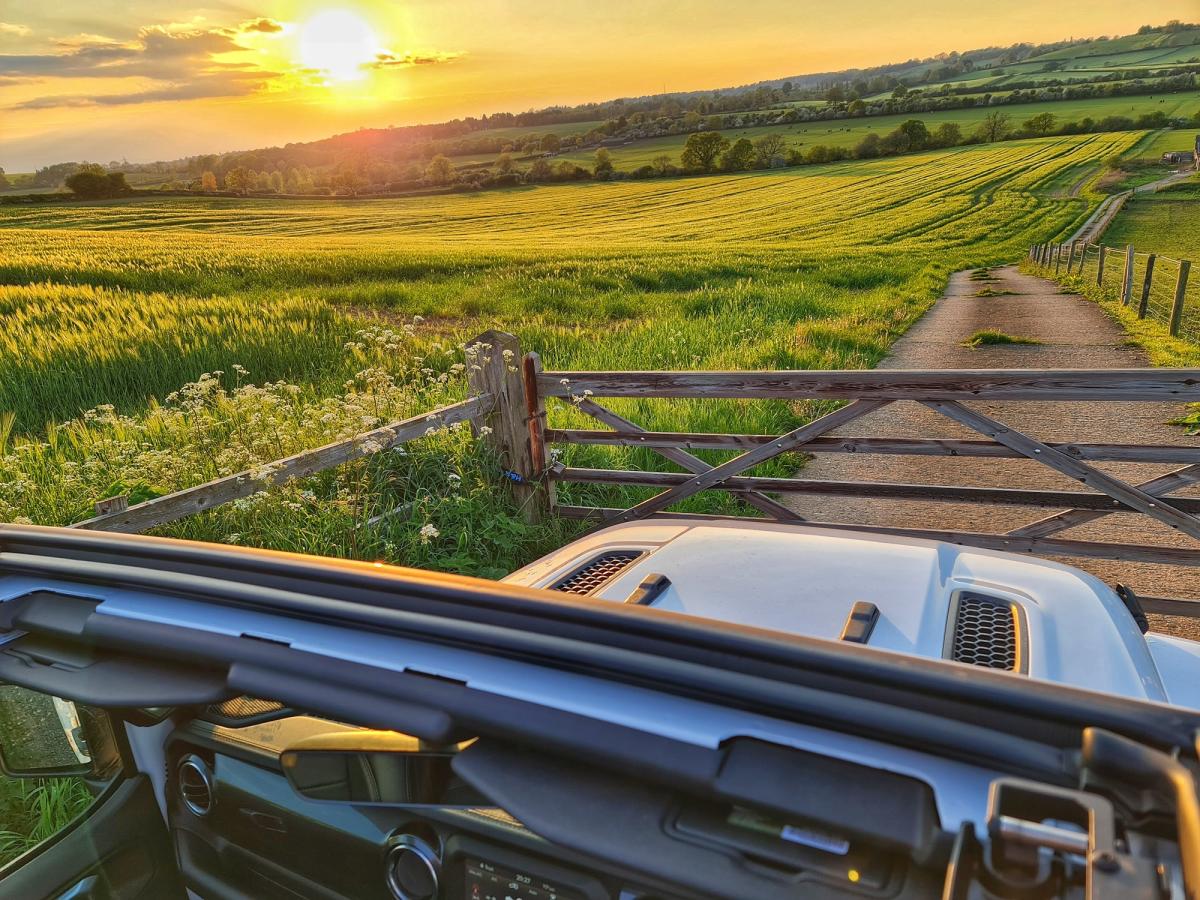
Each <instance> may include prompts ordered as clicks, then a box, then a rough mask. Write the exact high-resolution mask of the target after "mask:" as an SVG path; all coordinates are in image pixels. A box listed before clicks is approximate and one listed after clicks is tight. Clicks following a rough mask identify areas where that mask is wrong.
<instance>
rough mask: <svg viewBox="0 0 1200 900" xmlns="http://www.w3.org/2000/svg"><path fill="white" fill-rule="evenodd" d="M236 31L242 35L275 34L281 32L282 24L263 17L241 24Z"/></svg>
mask: <svg viewBox="0 0 1200 900" xmlns="http://www.w3.org/2000/svg"><path fill="white" fill-rule="evenodd" d="M238 31H240V32H243V33H244V34H250V33H251V32H258V33H259V34H277V33H278V32H280V31H283V23H281V22H276V21H275V20H274V19H268V18H266V17H265V16H264V17H262V18H260V19H251V20H250V21H248V22H243V23H242V24H241V25H239V26H238Z"/></svg>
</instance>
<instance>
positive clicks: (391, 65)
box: [367, 53, 463, 69]
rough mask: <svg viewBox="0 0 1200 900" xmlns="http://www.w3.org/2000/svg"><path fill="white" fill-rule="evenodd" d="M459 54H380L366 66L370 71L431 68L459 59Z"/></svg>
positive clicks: (460, 55)
mask: <svg viewBox="0 0 1200 900" xmlns="http://www.w3.org/2000/svg"><path fill="white" fill-rule="evenodd" d="M462 56H463V54H461V53H404V54H400V55H397V54H395V53H380V54H378V55H376V57H375V59H374V61H373V62H370V63H368V64H367V66H368V67H369V68H372V69H407V68H410V67H412V66H432V65H437V64H439V63H448V62H454V60H456V59H461V58H462Z"/></svg>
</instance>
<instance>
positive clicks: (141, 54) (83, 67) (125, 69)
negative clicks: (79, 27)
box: [0, 25, 245, 80]
mask: <svg viewBox="0 0 1200 900" xmlns="http://www.w3.org/2000/svg"><path fill="white" fill-rule="evenodd" d="M58 48H59V50H60V52H58V53H40V54H0V75H8V76H29V75H33V76H40V77H58V78H131V77H136V76H141V77H145V78H155V79H164V80H179V79H183V78H188V77H191V76H192V75H194V74H196V73H197V72H200V73H203V72H205V71H211V70H220V69H228V68H241V67H242V65H241V64H231V63H227V62H220V61H217V60H214V59H213V58H212V57H213V56H216V55H219V54H222V53H232V52H235V51H238V50H243V49H245V48H244V47H242V46H241V45H239V44H238V43H237V41H236V40H234V38H233V36H232V35H231V34H229V33H228V32H226V31H224V30H220V29H218V30H205V31H182V32H181V31H174V30H172V29H170V28H167V27H163V26H160V25H153V26H149V27H147V28H143V29H142V30H141V31H140V32H138V35H137V38H136V39H135V40H133V41H130V42H128V43H124V42H120V41H114V40H110V39H108V38H104V37H102V36H100V35H80V36H79V37H78V38H75V39H67V40H65V41H61V42H59V44H58Z"/></svg>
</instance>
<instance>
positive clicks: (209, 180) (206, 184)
mask: <svg viewBox="0 0 1200 900" xmlns="http://www.w3.org/2000/svg"><path fill="white" fill-rule="evenodd" d="M216 189H217V176H216V175H214V174H213V173H212V172H205V173H204V174H203V175H201V176H200V190H202V191H215V190H216Z"/></svg>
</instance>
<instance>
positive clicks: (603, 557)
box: [549, 550, 645, 594]
mask: <svg viewBox="0 0 1200 900" xmlns="http://www.w3.org/2000/svg"><path fill="white" fill-rule="evenodd" d="M644 555H645V553H644V551H642V550H609V551H607V552H605V553H601V554H600V555H599V556H594V557H592V558H591V559H590V560H588V561H587V562H585V563H584V564H583V565H582V566H580V567H579V568H577V569H576V570H575V571H573V572H571V574H569V575H564V576H563V577H562V578H560V579H559V580H558V581H556V582H554V584H552V585H550V588H549V589H550V590H552V591H562V592H563V593H566V594H594V593H595V592H596V591H598V590H599V589H600V588H601V586H603V585H604V584H605V582H607V581H610V580H612V579H613V578H616V577H617V576H618V575H620V574H621V573H622V572H624V571H625V570H626V569H627V568H629V567H630V566H631V565H633V563H634V561H636V560H638V559H641V557H642V556H644Z"/></svg>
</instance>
